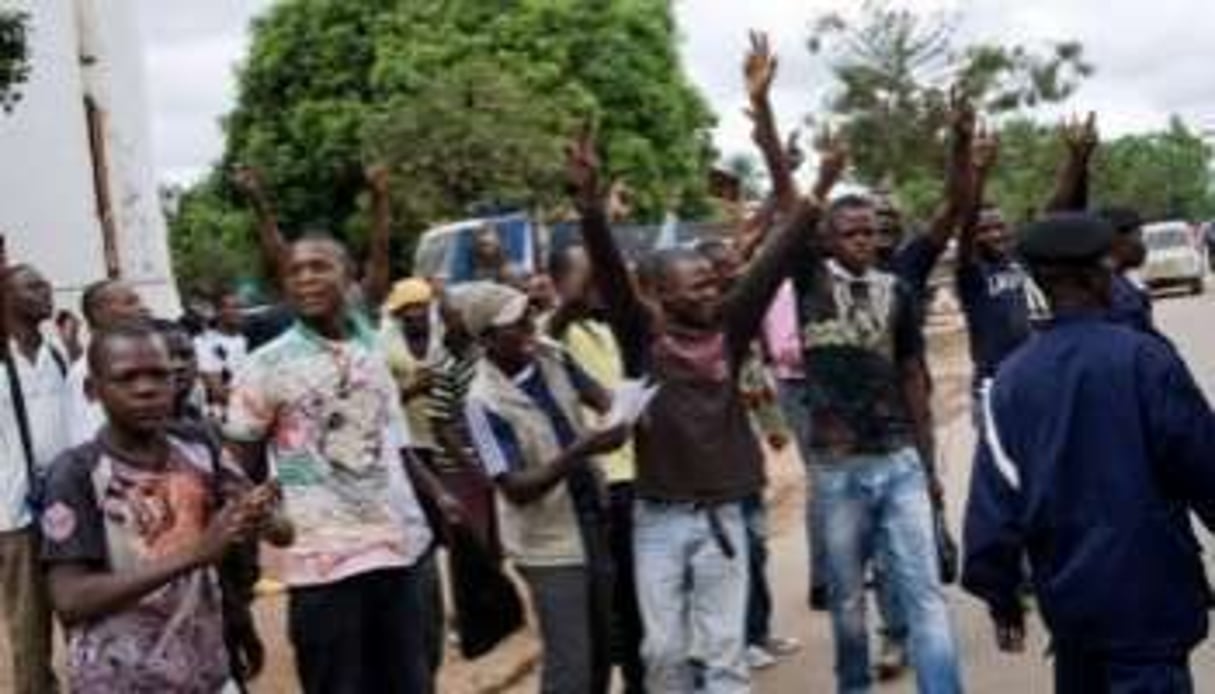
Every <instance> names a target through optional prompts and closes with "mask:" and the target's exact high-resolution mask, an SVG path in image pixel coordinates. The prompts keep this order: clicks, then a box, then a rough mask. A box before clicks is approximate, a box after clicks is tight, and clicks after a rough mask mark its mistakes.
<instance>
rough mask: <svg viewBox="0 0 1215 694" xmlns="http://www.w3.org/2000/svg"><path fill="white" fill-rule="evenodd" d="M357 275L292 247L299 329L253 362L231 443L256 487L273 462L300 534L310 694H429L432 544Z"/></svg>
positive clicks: (316, 243)
mask: <svg viewBox="0 0 1215 694" xmlns="http://www.w3.org/2000/svg"><path fill="white" fill-rule="evenodd" d="M349 268H350V263H349V260H348V257H347V255H346V252H345V249H344V248H343V247H342V246H340V245H339V244H337V243H336V242H334V241H332V240H330V239H324V238H311V237H308V238H304V239H302V240H300V241H297V242H296V243H295V244H294V245H293V246H292V247H291V250H290V253H289V257H288V258H287V264H286V268H285V270H286V274H285V282H286V294H287V296H288V298H289V299H290V301H291V304H292V306H293V308H294V310H295V313H296V315H297V316H298V320H297V322H296V323H295V325H294V326H293V327H292V328H291V329H290V330H288V331H287V332H286V333H285V334H283V335H282V336H280V337H279V338H278V339H276V340H274V341H273V342H271V343H269V344H267V345H265V346H264V347H262V348H261V349H259V350H258V351H257V352H255V353H253V354H252V355H251V356H250V357H249V360H248V362H247V363H246V367H245V369H244V370H243V371H242V372H241V373H240V374H239V375H238V376H237V380H236V383H235V385H234V388H233V393H232V400H231V403H230V406H229V410H228V424H227V428H226V434H227V436H228V438H229V439H230V440H231V441H232V442H234V443H235V444H236V448H237V449H238V450H239V451H240V454H241V458H242V461H243V462H244V463H245V465H246V467H247V469H250V470H253V471H254V477H255V478H256V477H259V475H258V474H257V473H258V472H260V471H259V470H257V468H259V467H261V462H262V461H263V460H265V459H266V457H267V456H266V455H264V454H265V453H268V454H269V455H268V458H269V460H270V463H271V466H272V470H271V471H270V473H269V474H270V476H272V477H273V478H274V479H277V481H278V483H279V484H280V485H281V486H282V491H283V499H284V507H285V511H286V514H287V516H288V518H289V519H290V521H291V522H292V524H293V526H294V530H295V542H294V544H293V545H292V546H291V547H290V548H289V549H288V550H287V552H286V553H285V558H284V565H283V574H284V575H283V576H282V578H283V580H284V581H285V582H286V583H287V585H288V586H289V588H290V604H289V616H288V629H289V632H290V637H291V641H292V645H293V646H294V647H295V656H296V668H297V671H298V674H299V678H300V682H301V685H302V687H303V689H304V691H305V692H309V693H314V692H315V693H321V692H368V693H371V692H376V693H377V694H378V693H381V692H383V693H387V694H393V693H395V692H401V693H402V694H418V693H421V692H428V691H430V690H431V688H432V682H431V673H430V669H429V667H428V666H427V661H426V655H425V649H424V647H423V644H422V633H423V625H422V620H421V616H422V615H423V614H424V612H425V611H424V610H423V609H422V607H423V605H422V601H423V600H424V597H423V594H422V590H421V588H420V585H419V580H418V572H417V571H416V564H417V562H418V560H419V559H420V558H422V557H423V556H424V555H425V554H426V552H427V550H428V549H429V548H430V544H431V541H432V534H431V530H430V528H429V526H428V525H427V522H426V519H425V516H424V515H423V513H422V511H421V508H420V506H419V504H418V500H417V497H416V496H415V493H414V488H413V485H412V484H411V482H410V476H409V474H407V473H413V472H415V470H413V469H410V470H408V471H407V468H406V464H405V460H406V458H407V457H408V456H407V455H406V454H405V453H404V449H405V448H406V447H407V446H408V444H409V434H408V427H407V425H406V423H405V419H404V416H403V414H402V412H401V407H400V401H399V400H398V398H397V389H396V384H395V382H394V381H393V379H392V375H391V374H390V373H389V371H388V367H387V365H386V362H385V360H384V358H383V356H382V355H381V353H380V352H379V351H377V349H376V346H375V337H374V335H373V334H372V333H371V332H370V331H368V329H367V327H366V325H365V324H364V323H362V322H361V321H360V320H359V318H358V317H356V316H352V315H351V313H350V312H349V311H348V310H347V305H346V299H345V298H346V296H347V291H348V289H349V286H350V282H351V276H350V269H349ZM429 491H432V490H429Z"/></svg>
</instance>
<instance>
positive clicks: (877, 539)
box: [811, 448, 962, 694]
mask: <svg viewBox="0 0 1215 694" xmlns="http://www.w3.org/2000/svg"><path fill="white" fill-rule="evenodd" d="M816 462H818V463H825V464H819V465H815V466H814V467H813V468H812V470H811V471H812V474H813V476H814V484H815V488H816V493H817V494H818V502H819V505H820V506H821V511H820V513H821V515H822V520H823V538H824V541H825V550H826V569H827V586H828V596H829V601H830V605H831V619H832V626H833V628H834V633H835V670H836V676H837V678H838V688H839V691H840V692H841V693H846V694H854V693H860V692H868V691H869V688H870V686H871V685H872V675H871V673H870V668H869V633H868V628H867V625H866V616H865V611H866V596H865V568H866V567H867V566H869V565H870V562H872V561H873V560H874V558H875V555H878V554H880V555H881V565H882V568H883V569H884V574H885V578H886V580H887V581H888V583H889V587H890V588H892V589H893V597H894V600H895V601H896V602H897V604H898V605H899V608H900V609H901V610H902V616H903V617H904V618H905V620H906V623H907V625H908V627H909V632H910V651H911V661H912V664H913V665H914V666H915V670H916V677H917V684H918V685H919V691H920V692H921V693H922V694H952V693H954V692H961V691H962V682H961V676H960V673H959V670H958V658H957V650H956V647H955V645H954V639H953V627H952V626H951V624H950V620H949V612H948V609H947V607H946V604H945V593H944V590H943V588H942V586H941V581H940V578H939V576H938V567H937V549H936V539H935V536H934V535H933V527H932V506H931V502H930V501H929V498H928V487H927V482H926V478H925V475H924V469H923V466H922V465H921V464H920V460H919V456H918V455H917V454H916V453H915V451H914V450H912V449H909V448H908V449H903V450H900V451H897V452H895V453H890V454H886V455H869V456H850V457H846V458H837V459H833V460H830V461H823V460H822V459H821V458H820V459H819V460H817V461H816Z"/></svg>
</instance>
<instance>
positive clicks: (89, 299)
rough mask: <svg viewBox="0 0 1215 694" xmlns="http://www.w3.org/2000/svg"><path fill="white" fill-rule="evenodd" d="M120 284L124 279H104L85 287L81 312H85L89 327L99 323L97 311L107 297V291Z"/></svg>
mask: <svg viewBox="0 0 1215 694" xmlns="http://www.w3.org/2000/svg"><path fill="white" fill-rule="evenodd" d="M120 284H122V280H116V279H104V280H101V281H99V282H94V283H92V284H90V285H89V286H87V287H85V288H84V294H83V295H82V296H81V297H80V312H81V313H82V314H84V320H85V322H87V323H88V324H89V327H95V326H96V325H97V313H98V311H99V309H100V306H101V302H102V300H104V299H105V295H106V292H108V291H110V290H111V289H113V288H114V287H116V286H118V285H120Z"/></svg>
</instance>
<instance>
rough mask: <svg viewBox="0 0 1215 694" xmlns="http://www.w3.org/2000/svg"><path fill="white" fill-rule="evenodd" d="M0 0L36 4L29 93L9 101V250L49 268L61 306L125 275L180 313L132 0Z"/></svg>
mask: <svg viewBox="0 0 1215 694" xmlns="http://www.w3.org/2000/svg"><path fill="white" fill-rule="evenodd" d="M0 1H2V2H3V3H4V4H5V6H6V7H9V8H16V9H22V10H24V11H26V12H28V13H29V16H30V19H29V34H28V35H29V40H30V41H31V43H32V45H31V47H30V48H31V51H30V53H31V63H32V72H31V74H30V80H29V82H28V83H26V84H25V85H23V86H22V88H21V91H22V95H23V96H22V99H21V101H20V102H19V103H18V104H17V106H16V108H15V109H14V110H13V112H12V113H11V114H7V115H5V114H2V113H0V201H2V202H0V232H3V233H5V234H6V235H7V238H8V248H9V257H10V258H11V259H12V260H14V261H26V262H30V263H32V264H34V265H36V266H37V267H38V268H40V269H42V270H43V271H44V272H46V273H47V274H48V275H49V277H50V279H51V280H52V282H53V283H54V285H55V289H56V294H57V301H58V303H59V305H60V307H62V308H69V309H72V310H74V311H75V310H77V309H78V303H77V301H76V297H77V296H78V295H79V292H80V290H81V289H82V288H83V287H84V286H85V285H87V284H88V283H90V282H93V281H95V280H98V279H102V278H104V277H106V276H118V277H122V278H123V279H126V280H129V281H131V282H133V283H134V284H136V285H137V286H138V287H139V289H140V292H141V293H142V294H143V296H144V298H145V300H146V301H147V303H148V304H149V305H150V306H151V307H153V308H154V309H155V310H156V311H157V312H158V313H164V314H167V315H176V313H177V311H178V310H179V308H180V305H179V301H178V297H177V291H176V288H175V285H174V282H173V278H172V270H171V266H170V261H169V249H168V234H167V230H166V226H165V219H164V215H163V212H162V209H161V200H160V196H159V192H158V190H157V186H156V179H155V172H154V170H153V165H152V161H153V159H152V154H151V146H150V138H151V128H150V126H149V118H148V107H147V95H146V92H145V89H144V74H143V56H142V53H141V48H140V47H141V46H142V45H143V42H142V41H141V40H140V37H139V32H138V30H137V27H136V21H135V20H136V17H135V14H136V11H135V3H134V1H133V0H0Z"/></svg>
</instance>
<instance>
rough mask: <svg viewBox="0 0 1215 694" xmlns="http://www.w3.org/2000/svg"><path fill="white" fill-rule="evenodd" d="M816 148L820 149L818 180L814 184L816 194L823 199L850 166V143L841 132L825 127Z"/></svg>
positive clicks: (819, 198)
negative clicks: (834, 131)
mask: <svg viewBox="0 0 1215 694" xmlns="http://www.w3.org/2000/svg"><path fill="white" fill-rule="evenodd" d="M815 149H817V150H818V181H816V182H815V184H814V196H815V197H816V198H818V200H820V201H821V200H826V199H827V195H829V194H830V193H831V189H832V188H834V187H835V184H836V183H839V180H840V178H842V177H843V175H844V171H846V170H847V168H848V143H847V142H845V141H844V138H843V137H841V136H840V134H839V133H833V132H831V130H830V129H828V128H823V130H822V132H820V133H819V136H818V139H817V140H816V142H815Z"/></svg>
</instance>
